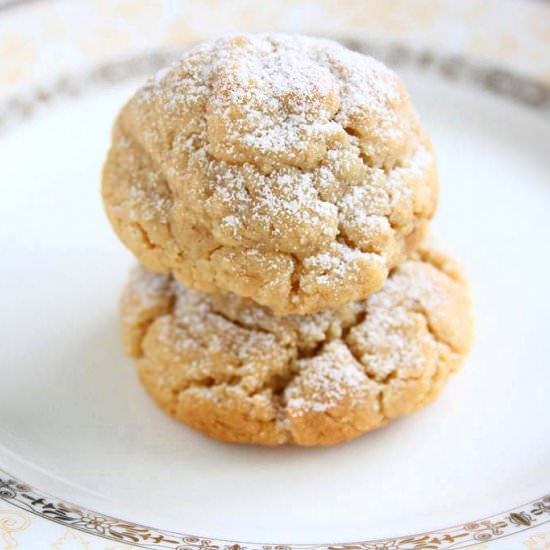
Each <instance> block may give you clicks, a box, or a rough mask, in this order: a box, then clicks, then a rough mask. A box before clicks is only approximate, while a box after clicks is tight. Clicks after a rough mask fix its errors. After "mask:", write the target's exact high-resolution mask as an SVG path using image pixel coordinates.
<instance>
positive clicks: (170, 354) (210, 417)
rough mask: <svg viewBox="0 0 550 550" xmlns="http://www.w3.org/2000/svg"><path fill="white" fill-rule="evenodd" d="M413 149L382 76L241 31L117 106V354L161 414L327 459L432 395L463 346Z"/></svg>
mask: <svg viewBox="0 0 550 550" xmlns="http://www.w3.org/2000/svg"><path fill="white" fill-rule="evenodd" d="M437 193H438V182H437V174H436V168H435V162H434V157H433V152H432V149H431V145H430V141H429V138H428V136H427V134H426V132H425V131H424V129H423V128H422V127H421V125H420V123H419V120H418V116H417V114H416V113H415V111H414V109H413V107H412V106H411V104H410V102H409V99H408V96H407V93H406V91H405V89H404V88H403V85H402V84H401V82H400V81H399V79H398V78H397V76H396V75H395V74H394V73H393V72H392V71H390V70H389V69H387V68H386V67H385V66H384V65H382V64H381V63H379V62H377V61H375V60H373V59H371V58H369V57H366V56H363V55H360V54H358V53H354V52H351V51H349V50H347V49H345V48H343V47H342V46H340V45H339V44H337V43H335V42H332V41H328V40H320V39H314V38H308V37H301V36H289V35H243V36H232V37H228V38H224V39H220V40H217V41H215V42H210V43H206V44H203V45H200V46H198V47H195V48H193V49H191V50H189V51H187V52H186V53H185V54H184V56H183V57H182V58H181V59H180V60H179V61H178V62H176V63H175V64H173V65H172V66H171V67H169V68H168V69H165V70H162V71H160V72H159V73H158V74H157V75H156V76H155V77H154V78H153V79H151V80H150V81H149V82H147V83H146V84H145V85H144V86H143V87H142V88H141V89H140V90H138V92H137V93H136V94H135V95H134V96H133V97H132V98H131V99H130V101H129V102H128V103H127V104H126V105H125V106H124V107H123V109H122V111H121V112H120V114H119V116H118V118H117V120H116V123H115V126H114V130H113V141H112V146H111V149H110V151H109V154H108V158H107V161H106V163H105V167H104V171H103V199H104V203H105V207H106V211H107V214H108V217H109V219H110V221H111V223H112V225H113V227H114V229H115V231H116V233H117V235H118V236H119V237H120V239H121V240H122V242H123V243H124V244H125V245H126V246H127V247H128V248H129V249H130V250H131V251H132V252H133V253H134V254H135V256H136V257H137V259H138V260H139V262H140V264H141V265H140V266H138V267H137V268H136V269H135V270H134V271H133V272H132V274H131V277H130V280H129V282H128V284H127V286H126V289H125V290H124V293H123V297H122V301H121V326H122V338H123V343H124V348H125V350H126V352H127V353H128V355H130V356H131V357H134V358H135V359H136V364H137V369H138V372H139V375H140V378H141V380H142V381H143V383H144V385H145V387H146V388H147V390H148V392H149V393H150V394H151V395H152V396H153V398H154V399H155V400H156V401H157V403H158V404H159V405H160V406H161V407H162V408H163V409H164V410H165V411H166V412H167V413H169V414H170V415H172V416H174V417H176V418H178V419H179V420H181V421H183V422H185V423H186V424H188V425H190V426H192V427H193V428H196V429H197V430H199V431H201V432H203V433H205V434H207V435H209V436H211V437H214V438H217V439H220V440H223V441H231V442H240V443H256V444H261V445H280V444H297V445H327V444H334V443H338V442H342V441H345V440H349V439H352V438H355V437H357V436H359V435H360V434H362V433H364V432H366V431H368V430H371V429H374V428H378V427H380V426H383V425H385V424H387V423H388V422H389V421H391V420H393V419H394V418H397V417H398V416H401V415H403V414H408V413H411V412H413V411H416V410H418V409H419V408H421V407H423V406H424V405H426V404H427V403H428V402H429V401H431V400H432V399H433V398H434V397H435V396H436V395H437V394H438V392H439V390H440V389H441V388H442V386H443V385H444V384H445V382H446V380H447V378H448V376H449V374H450V373H452V372H453V371H454V370H456V369H457V368H458V367H459V365H460V363H461V361H462V359H463V357H464V355H465V353H466V352H467V350H468V347H469V344H470V339H471V319H470V302H469V298H468V291H467V284H466V282H465V280H464V278H463V276H462V274H461V271H460V269H459V267H458V266H457V265H456V264H455V263H454V261H452V260H451V259H450V258H449V257H447V256H445V255H444V254H443V253H441V252H439V251H437V250H436V249H434V248H433V246H431V245H430V244H429V243H427V241H426V238H425V236H426V232H427V226H428V223H429V220H430V219H431V218H432V216H433V214H434V211H435V208H436V203H437Z"/></svg>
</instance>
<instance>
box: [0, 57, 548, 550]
mask: <svg viewBox="0 0 550 550" xmlns="http://www.w3.org/2000/svg"><path fill="white" fill-rule="evenodd" d="M393 54H394V57H395V54H396V52H395V51H394V52H393ZM397 54H399V55H401V57H402V59H401V61H402V62H403V63H404V61H405V60H406V61H407V62H406V63H404V64H402V67H401V68H400V69H399V70H400V73H401V75H402V76H403V78H404V80H405V82H406V84H407V85H408V87H409V90H410V92H411V94H412V96H413V100H414V103H415V104H416V105H417V107H418V109H419V111H420V113H421V115H422V117H423V120H424V121H425V123H426V125H427V126H428V128H429V129H430V131H431V134H432V138H433V141H434V144H435V147H436V151H437V153H438V158H439V163H440V172H441V183H442V194H441V204H440V208H439V211H438V215H437V219H436V222H435V226H436V228H437V230H438V231H439V233H440V234H441V235H442V236H443V237H444V239H445V241H446V242H447V243H448V244H449V247H450V248H451V249H452V250H453V252H454V253H455V254H456V255H457V256H458V257H459V258H460V259H461V260H462V262H463V263H464V264H465V266H466V268H467V271H468V273H469V276H470V278H471V282H472V286H473V291H474V297H475V315H476V343H475V346H474V349H473V352H472V353H471V355H470V357H469V358H468V360H467V362H466V364H465V366H464V368H463V370H462V371H461V372H460V373H459V374H457V375H456V376H455V377H454V378H453V379H452V381H451V383H450V384H449V386H448V388H447V389H446V390H445V392H444V393H443V395H442V396H441V397H440V399H439V400H438V401H437V402H436V403H435V404H434V405H432V406H430V407H428V408H427V409H425V410H424V411H422V412H420V413H418V414H416V415H414V416H412V417H410V418H405V419H402V420H399V421H397V422H395V423H394V424H392V425H391V426H389V427H388V428H385V429H383V430H380V431H377V432H374V433H372V434H367V435H366V436H364V437H362V438H360V439H359V440H357V441H354V442H352V443H349V444H345V445H341V446H337V447H334V448H328V449H299V448H280V449H263V448H254V447H244V446H230V445H224V444H221V443H217V442H215V441H210V440H208V439H205V438H204V437H202V436H201V435H199V434H197V433H195V432H192V431H191V430H189V429H187V428H185V427H184V426H182V425H180V424H178V423H176V422H174V421H172V420H170V419H168V418H167V417H165V416H164V415H163V414H162V413H161V412H160V411H159V410H157V408H156V407H155V405H154V404H153V403H152V402H151V400H150V399H149V398H148V397H147V396H146V395H145V393H144V391H143V390H142V388H141V387H140V385H139V383H138V381H137V380H136V376H135V373H134V369H133V366H132V364H131V362H130V361H129V360H127V359H125V358H124V357H123V355H122V353H121V349H120V345H119V342H118V326H117V300H118V296H119V292H120V290H121V287H122V284H123V281H124V279H125V276H126V272H127V270H128V268H129V266H130V265H131V263H132V259H131V257H130V255H129V254H128V253H127V252H126V251H125V250H124V249H123V247H122V245H120V244H119V242H118V241H117V239H116V238H115V237H114V235H113V233H112V232H111V229H110V227H109V225H108V223H107V221H106V219H105V216H104V213H103V210H102V206H101V202H100V198H99V172H100V169H101V164H102V161H103V158H104V155H105V152H106V149H107V147H108V144H109V128H110V125H111V122H112V119H113V116H114V115H115V113H116V111H117V109H118V108H119V107H120V105H121V103H122V102H123V101H124V100H125V98H127V96H128V95H129V94H130V93H131V91H132V90H133V89H134V88H135V87H136V85H137V83H138V81H137V80H136V79H135V78H132V74H133V71H137V72H141V71H142V70H149V69H151V68H152V67H149V66H148V65H147V62H149V63H152V65H154V64H155V63H156V61H155V60H157V61H158V59H157V58H155V57H152V58H146V59H145V60H141V61H142V62H141V65H140V64H139V63H137V62H136V61H131V62H128V63H122V64H119V65H115V66H111V67H110V68H109V67H108V68H103V69H100V70H96V71H94V72H92V73H90V75H88V77H87V78H85V79H82V78H80V77H78V78H77V77H75V78H74V80H73V81H71V80H69V81H68V82H67V81H64V82H61V83H58V84H57V85H56V86H54V87H53V88H52V89H51V90H47V91H46V92H43V93H38V94H35V95H34V96H32V97H31V99H28V100H22V103H21V104H19V105H16V106H15V108H14V110H13V112H12V114H14V113H15V114H14V117H13V118H14V119H17V113H19V114H21V115H26V116H27V117H28V120H26V121H24V122H23V121H20V120H19V121H18V120H12V121H11V124H10V126H9V127H7V128H4V131H3V134H2V135H1V137H0V186H1V187H0V220H1V222H0V249H1V251H2V268H1V269H0V296H1V308H0V312H1V313H0V335H1V351H0V354H1V355H0V357H1V365H0V419H1V421H0V499H2V500H3V501H4V503H5V504H6V506H8V505H9V506H16V507H19V508H21V509H23V510H26V511H27V512H32V513H33V514H36V515H38V516H39V518H41V519H42V520H44V521H42V522H41V523H37V524H36V525H37V527H36V529H37V530H36V531H35V535H36V536H37V537H38V538H37V539H36V540H41V539H40V532H41V531H40V529H43V530H46V529H47V528H48V525H50V523H49V522H51V521H55V522H57V523H60V524H63V525H64V526H66V527H68V528H69V527H70V528H71V529H78V530H80V531H83V532H84V533H85V534H87V536H93V535H98V536H101V537H104V538H106V539H109V540H110V541H111V542H112V541H116V542H117V544H118V546H116V547H117V548H122V547H123V546H122V543H131V544H133V545H135V546H137V547H139V548H171V549H175V548H178V549H180V548H192V547H204V546H207V547H211V546H215V547H222V546H224V545H230V544H234V543H232V542H227V541H239V542H238V544H240V545H243V546H246V547H247V548H256V547H261V546H262V544H260V543H271V544H278V545H289V544H291V545H293V546H295V545H301V544H307V545H309V546H310V547H314V546H327V545H329V543H330V544H331V545H332V546H333V547H334V546H336V547H342V545H343V544H344V543H349V542H350V541H371V542H362V543H357V544H355V545H352V546H351V547H352V548H362V549H364V550H366V549H371V548H372V549H385V548H388V549H394V548H395V549H397V548H399V549H405V548H406V549H408V548H434V549H440V548H463V547H466V546H471V545H473V544H478V543H482V544H483V545H485V544H489V543H490V544H491V548H492V547H493V545H495V546H499V545H500V546H499V547H501V548H517V547H518V546H515V545H514V543H512V545H511V546H508V545H507V544H510V541H511V540H516V541H517V540H519V539H517V538H515V537H517V535H518V533H520V532H522V531H524V530H526V529H532V528H537V529H540V528H541V526H542V525H544V523H545V522H548V521H550V497H547V498H546V499H544V498H543V497H544V495H545V491H548V489H549V486H550V437H549V433H548V421H549V388H550V368H549V367H550V360H549V357H550V336H549V335H550V315H549V311H550V290H549V282H550V182H549V181H548V161H549V158H550V123H549V117H548V112H549V108H548V104H549V102H550V101H549V100H548V90H547V89H545V88H544V87H539V86H538V85H536V83H531V82H528V81H523V80H521V79H517V78H515V77H513V75H509V74H507V73H504V72H498V71H497V72H491V71H490V70H485V69H482V68H479V67H477V66H475V65H471V64H469V63H467V62H465V61H460V62H457V61H456V60H454V61H453V60H439V59H437V58H436V57H428V58H426V57H425V56H416V57H414V56H412V57H411V55H412V54H410V52H403V51H401V52H400V53H399V51H398V52H397ZM399 55H398V56H397V57H399ZM151 60H153V61H151ZM394 61H399V59H394ZM144 64H145V66H144ZM110 80H120V81H121V82H118V83H116V84H112V85H107V83H108V82H109V81H110ZM96 84H101V86H100V87H97V86H95V85H96ZM75 86H76V87H77V88H78V90H77V92H78V93H77V97H73V98H70V99H69V98H64V93H65V92H67V91H69V90H71V89H72V88H74V87H75ZM87 86H89V89H88V88H87ZM73 91H74V90H73ZM495 91H499V92H501V95H499V94H497V93H495ZM545 94H546V95H545ZM43 96H45V97H43ZM50 96H53V97H50ZM528 103H530V105H528ZM49 495H55V497H53V496H49ZM63 502H72V503H78V507H71V506H70V505H67V504H63ZM0 504H2V503H1V502H0ZM89 510H95V511H96V512H89ZM113 518H124V521H121V520H115V519H113ZM481 518H486V519H485V520H482V519H481ZM140 525H147V526H152V527H149V528H145V527H140ZM449 526H454V527H449ZM0 527H1V525H0ZM153 527H154V528H153ZM542 529H543V531H544V528H542ZM12 531H15V528H13V529H12ZM44 532H45V531H44ZM4 533H7V535H6V536H10V531H9V529H8V528H5V530H4ZM419 533H420V534H419ZM184 534H186V535H184ZM411 534H417V535H414V536H412V537H409V536H408V535H411ZM1 535H2V531H1V529H0V544H1V543H2V538H1ZM375 539H380V540H378V542H376V543H375V542H373V541H374V540H375ZM6 540H8V539H6ZM33 540H34V539H33ZM541 540H542V539H541ZM242 541H259V543H257V544H253V543H247V542H242ZM6 544H9V540H8V542H7V543H6ZM112 544H114V542H113V543H112ZM483 545H482V546H480V548H482V547H484V546H483ZM264 546H265V545H264ZM6 547H8V548H9V546H6ZM32 548H40V546H32ZM94 548H95V547H94ZM109 548H114V546H112V545H111V546H109Z"/></svg>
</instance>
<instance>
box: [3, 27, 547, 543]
mask: <svg viewBox="0 0 550 550" xmlns="http://www.w3.org/2000/svg"><path fill="white" fill-rule="evenodd" d="M340 41H341V42H343V43H344V45H346V46H347V47H349V48H351V49H354V50H357V51H360V52H362V53H366V54H369V55H373V56H374V57H376V58H378V59H381V60H382V61H384V62H385V63H387V64H388V65H390V66H392V67H404V66H414V67H416V68H418V69H420V70H423V71H430V72H432V73H435V74H437V75H439V76H440V77H443V78H445V79H447V80H452V81H457V82H460V83H466V84H469V85H473V86H475V87H477V88H478V89H483V90H485V91H486V92H492V93H494V94H497V95H500V96H502V97H505V98H507V99H509V100H512V101H514V102H516V103H519V104H522V105H524V106H527V107H529V108H531V109H535V110H536V111H537V112H538V113H539V114H543V115H544V116H548V115H549V114H550V85H547V84H544V83H542V82H540V81H538V80H536V79H532V78H529V77H526V76H523V75H520V74H517V73H514V72H511V71H508V70H506V69H503V68H501V67H497V66H492V65H487V64H481V63H477V62H475V61H472V60H470V59H466V58H464V57H462V56H453V55H439V54H434V53H433V52H430V51H415V50H413V49H410V48H407V47H405V46H402V45H397V44H385V45H374V44H369V43H367V42H365V41H363V40H359V39H354V38H346V39H342V40H340ZM176 58H177V52H173V51H159V52H151V53H146V54H142V55H139V56H136V57H132V58H128V59H123V60H118V61H113V62H110V63H106V64H103V65H99V66H98V67H96V68H93V69H92V70H91V71H89V72H87V73H85V74H75V75H70V76H64V77H61V78H59V79H57V80H55V81H53V82H51V83H50V84H48V85H44V86H37V87H35V88H33V89H31V90H29V92H27V93H26V94H22V95H20V96H17V97H13V98H9V99H7V100H6V101H3V102H0V134H1V133H2V132H4V131H6V130H7V129H8V128H9V127H11V126H13V125H15V124H17V123H19V122H22V121H24V120H26V119H28V118H30V117H32V116H34V115H35V114H37V113H38V112H40V111H41V110H42V109H43V108H44V107H46V106H47V105H49V104H52V103H54V102H57V101H59V100H61V99H65V98H70V97H80V96H82V95H84V94H85V93H87V92H89V91H90V90H92V89H95V88H98V87H105V86H110V85H114V84H117V83H120V82H124V81H126V80H129V79H132V78H137V77H139V76H144V75H149V74H151V73H153V72H154V71H156V70H158V69H160V68H161V67H163V66H165V65H167V64H168V63H170V62H171V61H173V60H174V59H176ZM0 500H2V501H5V502H7V503H8V504H11V505H13V506H15V507H17V508H19V509H21V510H25V511H27V512H30V513H32V514H34V515H36V516H39V517H41V518H43V519H46V520H49V521H52V522H55V523H58V524H61V525H63V526H65V527H68V528H71V529H76V530H78V531H81V532H84V533H86V534H89V535H92V536H96V537H101V538H104V539H107V540H110V541H116V542H120V543H124V544H127V545H130V546H135V547H137V548H145V549H152V550H158V549H169V550H195V549H200V550H419V549H426V550H450V549H459V548H467V547H470V546H474V545H476V544H479V543H488V542H491V541H495V540H498V539H502V538H505V537H509V536H511V535H516V534H518V533H520V532H522V531H526V530H528V529H533V528H534V527H540V526H542V525H544V524H546V523H549V522H550V495H546V496H544V497H541V498H539V499H537V500H534V501H532V502H529V503H527V504H524V505H521V506H518V507H517V508H514V509H512V510H508V511H506V512H502V513H500V514H497V515H494V516H491V517H487V518H484V519H481V520H477V521H473V522H469V523H466V524H461V525H456V526H453V527H449V528H446V529H441V530H438V531H429V532H425V533H418V534H415V535H409V536H404V537H398V538H390V539H377V540H371V541H362V542H350V543H335V544H330V543H328V544H313V545H308V544H294V545H291V544H274V545H270V544H260V543H241V542H235V541H228V540H215V539H205V538H201V537H196V536H192V535H185V534H181V533H175V532H172V531H163V530H160V529H154V528H151V527H147V526H144V525H139V524H135V523H131V522H128V521H124V520H121V519H117V518H114V517H111V516H106V515H103V514H100V513H98V512H94V511H91V510H88V509H85V508H82V507H79V506H76V505H74V504H70V503H67V502H64V501H62V500H59V499H57V498H55V497H52V496H50V495H48V494H46V493H42V492H40V491H38V490H37V489H34V488H32V487H30V486H28V485H26V484H24V483H23V482H21V481H20V480H18V479H17V478H15V477H13V476H11V475H10V474H8V473H7V472H4V471H3V470H0Z"/></svg>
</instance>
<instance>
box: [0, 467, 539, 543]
mask: <svg viewBox="0 0 550 550" xmlns="http://www.w3.org/2000/svg"><path fill="white" fill-rule="evenodd" d="M0 499H1V500H4V501H5V502H7V503H9V504H12V505H13V506H16V507H17V508H20V509H21V510H25V511H27V512H30V513H32V514H35V515H37V516H40V517H42V518H45V519H48V520H50V521H53V522H55V523H58V524H61V525H63V526H65V527H69V528H71V529H77V530H78V531H82V532H84V533H86V534H88V535H94V536H98V537H102V538H104V539H107V540H110V541H116V542H123V543H125V544H129V545H131V546H135V547H137V548H149V549H151V550H160V549H169V550H199V549H200V550H418V549H420V548H422V549H431V550H449V549H458V548H467V547H469V546H472V545H475V544H479V543H482V542H485V543H486V542H489V541H494V540H498V539H502V538H505V537H509V536H510V535H515V534H517V533H520V532H521V531H526V530H527V529H532V528H534V527H540V526H541V525H544V524H546V523H549V522H550V495H547V496H545V497H542V498H540V499H538V500H534V501H532V502H529V503H527V504H524V505H522V506H518V507H517V508H514V509H512V510H508V511H506V512H502V513H501V514H497V515H495V516H491V517H488V518H484V519H481V520H477V521H473V522H469V523H466V524H461V525H456V526H454V527H449V528H447V529H441V530H439V531H430V532H426V533H418V534H416V535H409V536H404V537H398V538H391V539H378V540H371V541H364V542H349V543H334V544H331V543H325V544H273V545H271V544H261V543H252V542H250V543H249V542H234V541H229V540H215V539H206V538H201V537H195V536H193V535H184V534H181V533H175V532H172V531H163V530H160V529H154V528H152V527H146V526H145V525H139V524H135V523H131V522H128V521H123V520H120V519H116V518H113V517H111V516H106V515H103V514H100V513H97V512H92V511H90V510H87V509H85V508H81V507H79V506H75V505H74V504H69V503H67V502H64V501H61V500H58V499H56V498H54V497H51V496H49V495H47V494H46V493H42V492H39V491H37V490H36V489H33V488H32V487H30V486H28V485H25V484H24V483H22V482H21V481H19V480H17V479H16V478H14V477H12V476H11V475H9V474H7V473H6V472H3V471H2V470H0Z"/></svg>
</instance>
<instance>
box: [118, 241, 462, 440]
mask: <svg viewBox="0 0 550 550" xmlns="http://www.w3.org/2000/svg"><path fill="white" fill-rule="evenodd" d="M121 326H122V339H123V343H124V348H125V351H126V353H127V354H128V355H130V356H131V357H134V358H135V359H136V364H137V369H138V372H139V376H140V378H141V380H142V382H143V384H144V386H145V388H146V389H147V391H148V392H149V393H150V394H151V395H152V397H153V398H154V399H155V400H156V402H157V403H158V404H159V405H160V407H161V408H162V409H163V410H164V411H166V412H167V413H168V414H169V415H171V416H173V417H175V418H177V419H178V420H181V421H182V422H184V423H185V424H187V425H189V426H191V427H192V428H195V429H196V430H198V431H200V432H202V433H204V434H206V435H208V436H210V437H213V438H215V439H219V440H222V441H228V442H239V443H253V444H260V445H282V444H295V445H308V446H309V445H331V444H335V443H340V442H342V441H346V440H349V439H353V438H356V437H358V436H359V435H361V434H363V433H364V432H367V431H369V430H372V429H375V428H379V427H381V426H384V425H385V424H387V423H388V422H390V421H391V420H393V419H395V418H397V417H399V416H402V415H405V414H409V413H412V412H414V411H417V410H418V409H420V408H422V407H424V406H425V405H427V404H428V403H429V402H430V401H432V399H434V398H435V397H436V396H437V394H438V393H439V392H440V390H441V389H442V387H443V386H444V385H445V383H446V382H447V379H448V377H449V375H450V374H451V373H452V372H454V371H455V370H457V369H458V367H459V366H460V364H461V362H462V360H463V358H464V356H465V354H466V352H467V351H468V349H469V346H470V340H471V317H470V299H469V293H468V290H467V285H466V282H465V280H464V278H463V276H462V274H461V272H460V269H459V268H458V267H457V265H456V264H455V263H454V261H452V260H451V259H450V258H448V257H447V256H445V255H444V254H442V253H440V252H437V251H435V250H434V249H420V250H418V251H417V252H415V253H414V254H412V255H411V256H410V257H409V259H407V260H405V261H404V262H403V263H402V264H401V265H400V266H399V267H397V268H396V269H395V270H394V271H392V273H391V274H390V276H389V277H388V278H387V280H386V281H385V283H384V285H383V287H382V289H381V290H379V291H378V292H377V293H375V294H373V295H371V296H370V297H369V298H368V299H366V300H362V301H355V302H351V303H349V304H347V305H344V306H342V307H340V308H337V309H333V310H328V311H324V312H321V313H316V314H312V315H306V316H296V315H289V316H284V317H281V316H276V315H274V314H273V313H272V312H271V311H269V309H267V308H265V307H262V306H259V305H257V304H256V303H254V302H253V301H252V300H250V299H246V298H242V297H239V296H237V295H235V294H232V293H226V294H223V295H222V294H208V293H202V292H198V291H194V290H190V289H188V288H186V287H185V286H184V285H183V284H182V283H180V282H177V281H175V280H174V278H173V277H172V276H171V275H163V274H157V273H153V272H151V271H149V270H147V269H145V268H143V267H138V268H136V269H135V270H134V271H133V273H132V275H131V278H130V281H129V282H128V284H127V286H126V289H125V291H124V293H123V296H122V300H121Z"/></svg>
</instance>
